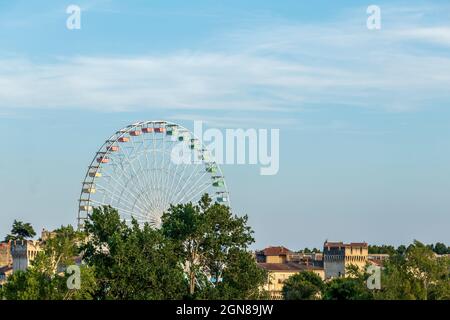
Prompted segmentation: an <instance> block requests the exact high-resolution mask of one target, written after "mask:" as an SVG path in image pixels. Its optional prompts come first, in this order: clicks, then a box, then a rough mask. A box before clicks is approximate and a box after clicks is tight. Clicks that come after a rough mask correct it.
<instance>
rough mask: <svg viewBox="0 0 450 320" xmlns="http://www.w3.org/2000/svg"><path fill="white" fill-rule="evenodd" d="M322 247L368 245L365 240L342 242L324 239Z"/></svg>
mask: <svg viewBox="0 0 450 320" xmlns="http://www.w3.org/2000/svg"><path fill="white" fill-rule="evenodd" d="M323 246H324V247H330V248H337V247H364V248H366V247H368V245H367V242H350V243H344V242H342V241H340V242H330V241H325V243H324V244H323Z"/></svg>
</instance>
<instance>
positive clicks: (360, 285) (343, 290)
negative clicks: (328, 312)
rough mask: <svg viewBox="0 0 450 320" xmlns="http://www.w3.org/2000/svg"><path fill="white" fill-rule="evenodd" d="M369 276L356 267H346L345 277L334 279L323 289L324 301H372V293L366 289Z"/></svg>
mask: <svg viewBox="0 0 450 320" xmlns="http://www.w3.org/2000/svg"><path fill="white" fill-rule="evenodd" d="M368 277H369V274H367V273H366V272H362V271H361V270H360V269H359V268H358V267H357V266H356V265H349V266H348V267H346V277H342V278H334V279H332V280H331V281H330V282H328V283H327V284H326V286H325V289H324V294H323V299H324V300H372V299H374V296H373V292H372V291H370V290H369V289H368V288H367V283H366V281H367V279H368Z"/></svg>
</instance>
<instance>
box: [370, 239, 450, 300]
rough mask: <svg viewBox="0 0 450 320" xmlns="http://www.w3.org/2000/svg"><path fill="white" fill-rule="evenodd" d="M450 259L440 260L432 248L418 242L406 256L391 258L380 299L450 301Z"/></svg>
mask: <svg viewBox="0 0 450 320" xmlns="http://www.w3.org/2000/svg"><path fill="white" fill-rule="evenodd" d="M449 270H450V259H449V258H448V257H442V258H437V257H436V256H435V255H434V253H433V251H432V250H431V248H430V247H429V246H426V245H424V244H422V243H421V242H419V241H414V243H413V244H411V245H410V246H408V249H407V250H406V251H405V253H404V254H397V255H395V256H393V257H391V258H390V259H389V260H388V261H387V262H386V264H385V266H384V270H383V273H382V279H381V280H382V281H381V284H382V290H381V292H379V293H378V294H377V298H379V299H394V300H399V299H400V300H428V299H437V300H440V299H443V300H448V299H450V274H449V272H450V271H449Z"/></svg>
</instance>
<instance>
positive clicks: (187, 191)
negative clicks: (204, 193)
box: [178, 171, 211, 202]
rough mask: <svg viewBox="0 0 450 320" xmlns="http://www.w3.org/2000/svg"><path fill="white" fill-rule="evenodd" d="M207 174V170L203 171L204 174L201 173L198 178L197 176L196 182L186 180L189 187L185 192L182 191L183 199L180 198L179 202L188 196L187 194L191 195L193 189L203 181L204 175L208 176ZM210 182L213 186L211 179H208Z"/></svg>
mask: <svg viewBox="0 0 450 320" xmlns="http://www.w3.org/2000/svg"><path fill="white" fill-rule="evenodd" d="M206 175H207V172H206V171H205V172H203V174H201V175H200V176H199V177H198V178H197V180H196V181H195V182H194V183H190V182H189V181H187V182H186V185H189V187H188V188H187V189H186V188H185V190H184V192H181V193H182V198H181V199H179V200H178V201H179V202H182V201H183V200H184V199H185V198H186V197H187V195H189V194H190V193H191V192H192V190H195V186H196V185H197V184H198V183H199V182H200V181H201V179H202V178H203V177H204V176H206ZM207 182H208V185H209V186H211V181H207Z"/></svg>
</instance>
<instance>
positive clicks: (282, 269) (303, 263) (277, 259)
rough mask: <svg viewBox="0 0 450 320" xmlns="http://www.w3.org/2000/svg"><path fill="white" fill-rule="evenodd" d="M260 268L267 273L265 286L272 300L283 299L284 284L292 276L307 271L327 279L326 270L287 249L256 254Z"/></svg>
mask: <svg viewBox="0 0 450 320" xmlns="http://www.w3.org/2000/svg"><path fill="white" fill-rule="evenodd" d="M255 257H256V261H257V263H258V266H259V267H260V268H262V269H264V270H265V271H267V281H266V283H265V285H264V286H263V289H264V290H265V291H268V292H269V294H270V298H271V299H282V298H283V297H282V290H283V286H284V282H285V281H286V280H287V279H288V278H289V277H291V276H293V275H295V274H297V273H300V272H305V271H311V272H314V273H315V274H317V275H318V276H319V277H320V278H321V279H322V280H324V279H325V272H324V269H323V268H322V267H320V266H318V265H314V264H313V263H312V262H311V261H310V260H309V259H310V257H305V256H304V255H303V254H301V253H295V252H292V251H291V250H289V249H287V248H285V247H268V248H266V249H264V250H261V251H257V252H256V253H255Z"/></svg>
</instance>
